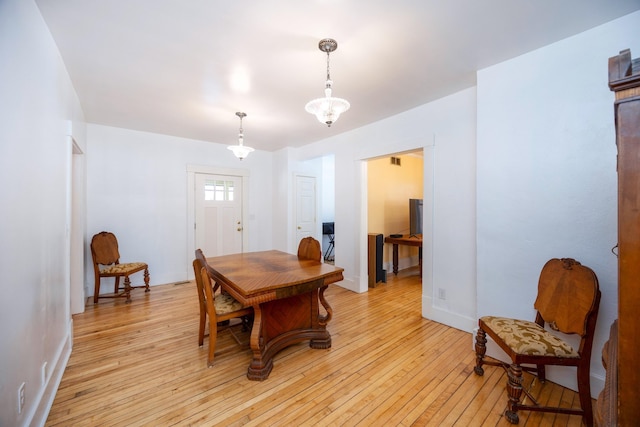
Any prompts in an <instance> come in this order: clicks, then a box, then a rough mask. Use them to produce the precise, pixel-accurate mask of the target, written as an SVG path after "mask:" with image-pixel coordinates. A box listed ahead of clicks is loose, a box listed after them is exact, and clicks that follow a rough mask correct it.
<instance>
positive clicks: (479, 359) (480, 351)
mask: <svg viewBox="0 0 640 427" xmlns="http://www.w3.org/2000/svg"><path fill="white" fill-rule="evenodd" d="M486 352H487V334H486V333H485V332H484V330H482V328H479V329H478V333H477V334H476V367H475V368H473V371H474V372H475V373H476V375H480V376H482V375H484V369H482V363H483V360H484V355H485V354H486Z"/></svg>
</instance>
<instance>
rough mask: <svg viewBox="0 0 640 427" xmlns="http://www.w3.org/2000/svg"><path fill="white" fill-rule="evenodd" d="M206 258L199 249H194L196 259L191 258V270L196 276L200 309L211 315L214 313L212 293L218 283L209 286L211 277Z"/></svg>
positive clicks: (213, 293)
mask: <svg viewBox="0 0 640 427" xmlns="http://www.w3.org/2000/svg"><path fill="white" fill-rule="evenodd" d="M206 263H207V259H206V258H205V256H204V254H203V253H202V251H201V250H200V249H196V259H194V260H193V272H194V273H195V277H196V288H197V289H198V299H199V302H200V309H201V310H205V311H207V312H208V313H209V316H212V315H213V314H214V313H215V310H216V308H215V303H214V298H215V297H214V295H215V292H216V290H217V289H218V287H219V285H218V284H217V283H216V284H215V286H213V287H212V286H211V277H210V276H209V273H208V272H207V268H206Z"/></svg>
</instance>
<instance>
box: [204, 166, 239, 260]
mask: <svg viewBox="0 0 640 427" xmlns="http://www.w3.org/2000/svg"><path fill="white" fill-rule="evenodd" d="M194 200H195V243H196V248H200V249H202V252H203V253H204V254H205V256H207V257H212V256H220V255H227V254H233V253H240V252H242V240H243V239H242V234H243V224H242V177H239V176H230V175H211V174H204V173H196V174H195V197H194Z"/></svg>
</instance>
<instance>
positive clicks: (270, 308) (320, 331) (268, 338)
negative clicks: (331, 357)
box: [247, 286, 332, 381]
mask: <svg viewBox="0 0 640 427" xmlns="http://www.w3.org/2000/svg"><path fill="white" fill-rule="evenodd" d="M325 289H326V286H324V287H323V288H321V289H320V290H318V289H312V290H311V291H310V292H306V293H304V294H300V295H293V296H290V297H287V298H282V299H277V300H273V301H268V302H265V303H262V304H259V305H257V306H254V321H253V329H252V330H251V343H250V344H251V349H252V351H253V359H252V360H251V364H250V365H249V369H248V370H247V378H248V379H250V380H254V381H263V380H266V379H267V378H268V377H269V374H270V373H271V370H272V369H273V356H274V355H275V354H276V353H278V352H279V351H280V350H282V349H283V348H286V347H288V346H290V345H293V344H297V343H299V342H302V341H309V346H310V347H311V348H314V349H328V348H331V334H330V333H329V331H327V329H326V324H327V323H328V321H329V319H330V318H331V312H332V310H331V307H330V306H329V304H328V303H327V302H326V300H325V299H324V295H323V294H324V291H325ZM320 303H322V306H323V307H324V308H325V309H326V310H327V315H320V310H319V305H320Z"/></svg>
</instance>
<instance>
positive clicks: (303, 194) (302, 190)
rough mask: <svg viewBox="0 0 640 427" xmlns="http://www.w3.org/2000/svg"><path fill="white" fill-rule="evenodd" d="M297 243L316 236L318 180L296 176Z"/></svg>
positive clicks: (296, 246)
mask: <svg viewBox="0 0 640 427" xmlns="http://www.w3.org/2000/svg"><path fill="white" fill-rule="evenodd" d="M295 188H296V233H295V235H296V242H295V246H294V247H295V248H296V249H297V248H298V243H299V242H300V240H301V239H302V238H304V237H307V236H313V237H315V234H316V226H317V225H316V178H315V177H313V176H302V175H296V187H295Z"/></svg>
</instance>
